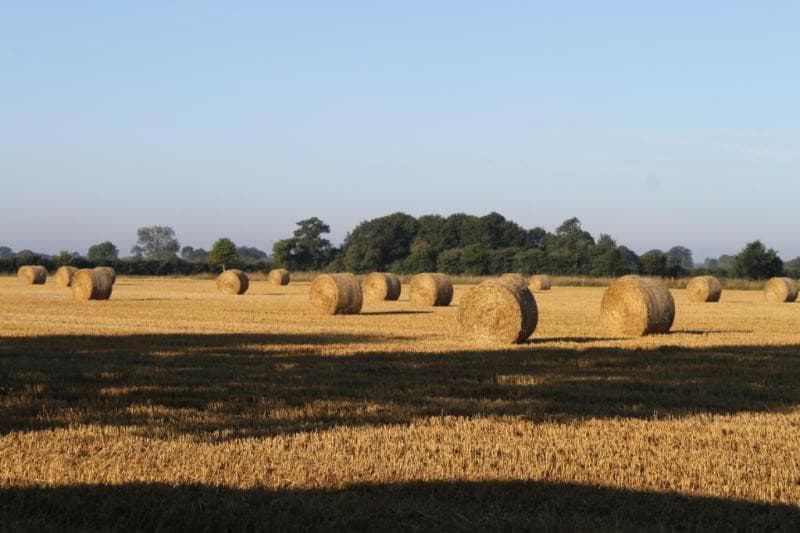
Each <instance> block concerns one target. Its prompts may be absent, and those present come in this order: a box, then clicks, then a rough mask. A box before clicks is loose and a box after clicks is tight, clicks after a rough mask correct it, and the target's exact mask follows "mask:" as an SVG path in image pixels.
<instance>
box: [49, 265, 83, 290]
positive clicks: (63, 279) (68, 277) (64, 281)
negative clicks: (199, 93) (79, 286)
mask: <svg viewBox="0 0 800 533" xmlns="http://www.w3.org/2000/svg"><path fill="white" fill-rule="evenodd" d="M77 271H78V269H77V268H75V267H73V266H62V267H58V270H56V273H55V274H54V275H53V279H54V280H55V282H56V285H58V286H59V287H69V286H70V285H72V276H74V275H75V272H77Z"/></svg>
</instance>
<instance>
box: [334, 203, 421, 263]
mask: <svg viewBox="0 0 800 533" xmlns="http://www.w3.org/2000/svg"><path fill="white" fill-rule="evenodd" d="M418 231H419V224H418V223H417V220H416V219H415V218H414V217H412V216H411V215H407V214H405V213H393V214H391V215H388V216H385V217H380V218H374V219H372V220H366V221H364V222H361V223H360V224H359V225H358V226H356V228H355V229H354V230H353V231H352V232H351V233H350V234H349V235H348V236H347V237H346V238H345V241H344V246H343V249H344V264H345V267H346V268H347V269H348V270H351V271H353V272H371V271H385V270H387V269H388V267H389V265H392V264H393V263H395V262H397V261H403V260H404V259H405V258H406V257H408V256H409V255H410V254H411V244H412V243H413V242H414V240H415V239H416V237H417V232H418Z"/></svg>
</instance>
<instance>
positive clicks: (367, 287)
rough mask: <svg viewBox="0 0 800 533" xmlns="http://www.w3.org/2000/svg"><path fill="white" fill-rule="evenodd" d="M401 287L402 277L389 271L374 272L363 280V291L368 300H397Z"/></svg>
mask: <svg viewBox="0 0 800 533" xmlns="http://www.w3.org/2000/svg"><path fill="white" fill-rule="evenodd" d="M400 289H401V285H400V278H399V277H397V275H396V274H391V273H389V272H373V273H372V274H370V275H369V276H367V277H366V278H364V281H362V282H361V292H362V293H363V294H364V299H365V300H367V301H385V300H397V299H398V298H399V297H400Z"/></svg>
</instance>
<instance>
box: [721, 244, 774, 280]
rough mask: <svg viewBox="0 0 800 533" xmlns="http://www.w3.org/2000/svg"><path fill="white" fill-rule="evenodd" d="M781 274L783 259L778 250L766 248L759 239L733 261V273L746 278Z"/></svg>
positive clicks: (763, 277) (769, 276)
mask: <svg viewBox="0 0 800 533" xmlns="http://www.w3.org/2000/svg"><path fill="white" fill-rule="evenodd" d="M782 274H783V261H782V260H781V258H780V257H778V252H776V251H775V250H773V249H772V248H770V249H767V248H766V246H764V244H763V243H762V242H761V241H753V242H751V243H749V244H748V245H747V246H745V247H744V249H743V250H742V251H741V252H739V255H737V256H736V258H735V259H734V261H733V275H734V276H737V277H740V278H748V279H767V278H771V277H773V276H780V275H782Z"/></svg>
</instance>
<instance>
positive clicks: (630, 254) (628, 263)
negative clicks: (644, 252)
mask: <svg viewBox="0 0 800 533" xmlns="http://www.w3.org/2000/svg"><path fill="white" fill-rule="evenodd" d="M619 253H620V255H621V256H622V264H623V265H624V271H623V272H624V273H625V274H633V273H635V272H639V268H640V266H641V265H640V261H639V256H638V255H637V254H636V252H634V251H633V250H631V249H630V248H628V247H627V246H620V247H619Z"/></svg>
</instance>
